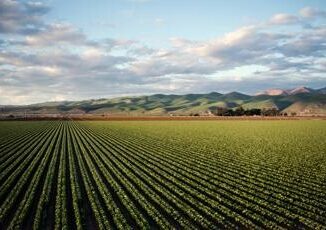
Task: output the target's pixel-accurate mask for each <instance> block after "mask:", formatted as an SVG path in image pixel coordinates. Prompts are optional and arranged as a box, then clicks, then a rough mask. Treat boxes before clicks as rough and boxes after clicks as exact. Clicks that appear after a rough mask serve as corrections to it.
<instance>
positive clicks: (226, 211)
mask: <svg viewBox="0 0 326 230" xmlns="http://www.w3.org/2000/svg"><path fill="white" fill-rule="evenodd" d="M110 140H111V139H110ZM119 145H120V142H119V140H118V143H117V146H119ZM128 149H129V148H128ZM129 150H130V149H129ZM122 152H123V150H122ZM142 153H143V152H142ZM134 155H135V154H133V156H134ZM141 155H143V154H141ZM140 157H141V156H140ZM126 158H130V156H126ZM146 160H148V159H146V158H143V159H142V161H141V162H144V161H146ZM133 162H135V161H133ZM160 163H162V162H159V164H160ZM149 165H150V169H151V170H152V169H153V165H151V164H150V163H149ZM143 167H146V165H145V164H143V165H142V164H141V165H140V166H139V168H143ZM163 171H165V173H166V174H167V175H168V174H169V172H168V171H166V170H165V169H164V168H161V169H159V171H158V172H159V174H162V172H163ZM151 172H152V171H151ZM178 176H180V175H179V173H175V174H170V175H169V179H170V180H171V181H172V182H175V181H173V180H174V179H175V178H176V177H178ZM186 180H188V182H187V186H190V188H189V187H188V188H187V187H185V185H183V183H185V182H186ZM180 181H181V182H179V186H181V191H183V190H185V188H187V189H186V190H185V192H187V193H190V194H192V195H193V196H196V195H197V199H198V197H199V198H201V199H200V202H203V203H206V204H209V206H212V203H213V204H214V201H213V200H209V199H208V198H207V197H203V193H202V192H203V190H201V191H196V190H198V186H197V185H196V186H193V185H192V180H189V179H185V177H183V178H180ZM165 183H166V182H165ZM214 195H216V194H214ZM214 195H211V197H213V199H214V198H215V197H214ZM207 200H208V201H207ZM223 202H224V201H223V200H222V201H218V202H217V201H215V206H212V207H211V208H214V207H215V208H216V207H217V206H218V211H220V209H222V210H223V211H224V215H225V217H227V218H229V219H231V217H232V218H233V221H231V222H234V219H238V220H239V221H240V220H241V221H242V222H238V225H240V224H241V223H243V224H246V225H249V226H251V227H252V223H251V221H249V219H246V218H244V217H242V216H241V215H236V216H235V214H234V212H232V211H231V210H230V209H232V208H234V207H232V204H231V203H229V205H226V207H224V206H221V204H222V203H223ZM224 205H225V204H224ZM233 206H234V205H233ZM227 207H229V209H228V208H227ZM215 212H216V209H215ZM247 218H248V217H247ZM224 223H227V222H226V221H224Z"/></svg>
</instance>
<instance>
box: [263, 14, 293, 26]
mask: <svg viewBox="0 0 326 230" xmlns="http://www.w3.org/2000/svg"><path fill="white" fill-rule="evenodd" d="M269 22H270V23H271V24H274V25H287V24H294V23H298V22H299V18H298V17H296V16H294V15H290V14H275V15H274V16H273V17H272V18H271V19H270V21H269Z"/></svg>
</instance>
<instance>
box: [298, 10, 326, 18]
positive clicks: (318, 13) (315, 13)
mask: <svg viewBox="0 0 326 230" xmlns="http://www.w3.org/2000/svg"><path fill="white" fill-rule="evenodd" d="M300 15H301V16H302V17H305V18H314V17H326V11H324V10H320V9H317V8H313V7H305V8H302V9H301V10H300Z"/></svg>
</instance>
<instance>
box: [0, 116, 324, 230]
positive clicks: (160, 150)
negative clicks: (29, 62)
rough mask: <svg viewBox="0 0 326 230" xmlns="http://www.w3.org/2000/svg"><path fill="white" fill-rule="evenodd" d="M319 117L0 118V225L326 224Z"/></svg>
mask: <svg viewBox="0 0 326 230" xmlns="http://www.w3.org/2000/svg"><path fill="white" fill-rule="evenodd" d="M325 137H326V121H322V120H301V121H250V120H249V121H116V122H112V121H111V122H110V121H80V122H78V121H10V122H0V222H1V223H0V224H1V226H0V229H116V228H118V229H139V228H140V229H221V228H227V229H236V228H240V229H271V228H274V229H326V138H325Z"/></svg>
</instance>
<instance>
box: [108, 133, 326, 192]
mask: <svg viewBox="0 0 326 230" xmlns="http://www.w3.org/2000/svg"><path fill="white" fill-rule="evenodd" d="M110 131H112V129H111V128H110ZM115 132H118V133H120V132H121V131H120V130H116V129H115ZM124 133H126V131H124ZM131 133H133V132H129V130H128V133H126V134H127V135H130V134H131ZM133 136H136V137H137V138H138V137H140V138H142V140H144V141H145V142H148V141H149V140H150V142H158V143H161V144H163V146H164V148H165V147H170V146H173V148H179V147H180V146H177V145H171V144H172V143H170V142H169V141H166V140H165V139H164V138H161V137H153V136H152V135H150V134H146V133H141V132H136V133H133ZM162 136H163V137H164V135H162ZM178 138H180V140H178V141H176V143H182V137H178V136H173V139H174V140H175V139H178ZM187 147H189V146H187ZM186 149H189V148H186ZM255 149H256V148H255ZM255 149H253V151H254V150H255ZM220 151H221V150H219V161H221V160H223V159H224V160H226V162H227V163H228V162H230V163H232V162H233V161H234V158H232V155H230V153H227V152H224V153H222V152H220ZM235 151H236V150H235ZM191 152H192V156H195V157H196V158H197V156H199V157H202V156H203V155H204V156H205V159H206V161H207V160H209V162H210V163H213V162H214V160H216V151H215V150H214V148H207V149H205V150H204V151H203V150H201V149H197V148H196V149H193V151H191ZM221 153H222V154H221ZM236 163H237V166H238V167H239V166H242V167H245V168H248V170H249V169H250V170H251V171H257V170H260V168H261V165H259V166H257V165H256V164H255V163H253V162H252V159H251V158H246V159H243V157H242V160H241V161H238V162H236ZM259 173H265V174H268V175H269V179H272V180H273V179H274V180H275V181H279V182H280V183H283V184H284V186H288V187H289V186H291V187H293V186H294V187H295V190H298V191H303V192H304V193H311V195H316V194H318V193H320V192H325V189H326V186H325V184H324V183H321V184H320V181H316V180H313V179H311V178H310V177H308V176H307V177H306V176H305V175H300V179H304V180H300V181H301V182H300V183H298V184H293V181H292V177H293V174H289V173H286V172H279V170H278V169H275V165H271V166H270V167H268V163H267V162H264V171H263V172H261V171H259ZM281 177H282V181H280V178H281ZM314 192H315V193H314Z"/></svg>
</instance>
